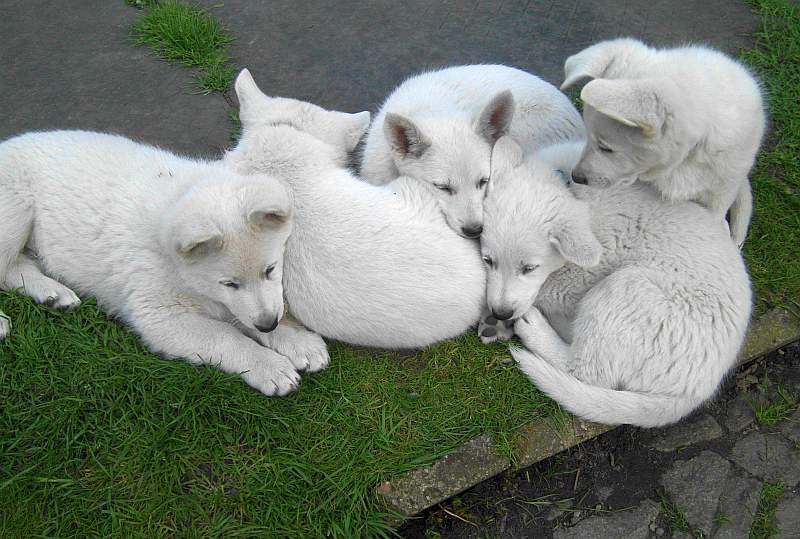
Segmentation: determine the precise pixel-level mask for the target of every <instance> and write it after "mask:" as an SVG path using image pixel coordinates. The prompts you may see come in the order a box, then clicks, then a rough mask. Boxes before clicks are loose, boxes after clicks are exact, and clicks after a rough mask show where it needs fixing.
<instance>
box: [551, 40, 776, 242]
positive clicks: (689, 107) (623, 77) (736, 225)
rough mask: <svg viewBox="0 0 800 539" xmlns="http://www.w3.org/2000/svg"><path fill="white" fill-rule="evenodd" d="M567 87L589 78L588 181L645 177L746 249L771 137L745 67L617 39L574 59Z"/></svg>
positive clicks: (706, 54)
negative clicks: (760, 163)
mask: <svg viewBox="0 0 800 539" xmlns="http://www.w3.org/2000/svg"><path fill="white" fill-rule="evenodd" d="M564 72H565V76H566V79H565V80H564V84H562V85H561V88H567V87H569V86H571V85H573V84H575V83H576V82H578V81H579V80H581V79H585V78H591V79H594V80H592V81H591V82H589V83H588V84H587V85H586V86H584V88H583V91H582V92H581V99H582V100H583V102H584V113H583V115H584V120H585V121H586V127H587V130H588V132H589V142H588V144H587V146H586V149H585V151H584V154H583V157H582V158H581V160H580V163H578V165H577V167H576V168H575V171H574V179H575V181H576V182H579V183H587V182H588V183H590V184H608V183H617V182H632V181H635V180H636V179H639V180H641V181H643V182H647V183H649V184H651V185H653V186H654V187H655V188H656V189H658V190H659V192H660V193H661V194H662V195H663V196H664V197H665V198H667V199H668V200H673V201H683V200H693V201H695V202H699V203H700V204H702V205H703V206H706V207H707V208H709V209H710V210H711V211H712V212H713V213H714V214H715V215H716V216H717V217H718V218H719V219H720V220H723V219H725V215H726V214H727V212H728V210H729V209H730V229H731V236H732V237H733V239H734V241H735V242H736V243H737V244H738V245H740V246H741V244H742V243H744V240H745V237H746V236H747V228H748V226H749V224H750V216H751V213H752V205H753V201H752V194H751V192H750V182H749V180H748V178H747V175H748V173H749V171H750V169H751V168H752V166H753V162H754V161H755V157H756V153H757V152H758V148H759V145H760V144H761V139H762V137H763V135H764V128H765V125H766V116H765V112H764V103H763V99H762V96H761V90H760V88H759V85H758V83H757V82H756V80H755V79H754V78H753V76H752V75H751V74H750V73H749V72H748V71H747V69H745V68H744V67H743V66H742V65H741V64H739V63H738V62H736V61H734V60H732V59H730V58H728V57H727V56H725V55H724V54H722V53H720V52H718V51H715V50H711V49H709V48H706V47H701V46H696V45H694V46H685V47H679V48H675V49H655V48H651V47H648V46H647V45H645V44H643V43H641V42H640V41H637V40H635V39H615V40H612V41H604V42H602V43H598V44H596V45H593V46H591V47H589V48H587V49H585V50H583V51H581V52H579V53H578V54H575V55H573V56H570V57H569V58H568V59H567V61H566V63H565V64H564Z"/></svg>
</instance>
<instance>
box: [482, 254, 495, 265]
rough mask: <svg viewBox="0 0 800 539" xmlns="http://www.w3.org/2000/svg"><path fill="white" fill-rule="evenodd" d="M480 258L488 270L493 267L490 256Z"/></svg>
mask: <svg viewBox="0 0 800 539" xmlns="http://www.w3.org/2000/svg"><path fill="white" fill-rule="evenodd" d="M482 258H483V261H484V262H485V263H486V265H487V266H489V267H490V268H491V267H492V266H493V265H494V260H492V257H491V256H489V255H483V257H482Z"/></svg>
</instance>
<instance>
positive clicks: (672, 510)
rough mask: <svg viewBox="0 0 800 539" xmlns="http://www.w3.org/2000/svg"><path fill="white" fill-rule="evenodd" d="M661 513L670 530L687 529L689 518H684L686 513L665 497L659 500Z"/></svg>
mask: <svg viewBox="0 0 800 539" xmlns="http://www.w3.org/2000/svg"><path fill="white" fill-rule="evenodd" d="M661 514H662V515H663V516H664V520H666V523H667V525H668V526H669V529H670V531H671V532H673V533H675V532H686V531H689V520H688V519H687V518H686V513H684V512H683V511H682V510H681V509H680V508H678V507H677V506H676V505H675V504H673V503H672V502H670V501H669V500H667V499H666V498H663V499H662V500H661Z"/></svg>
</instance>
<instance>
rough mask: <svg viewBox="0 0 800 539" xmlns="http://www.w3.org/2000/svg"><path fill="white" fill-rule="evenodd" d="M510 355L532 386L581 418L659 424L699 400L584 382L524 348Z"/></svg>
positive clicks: (674, 418) (609, 422)
mask: <svg viewBox="0 0 800 539" xmlns="http://www.w3.org/2000/svg"><path fill="white" fill-rule="evenodd" d="M511 355H512V356H514V359H515V360H517V362H518V363H519V367H520V369H521V370H522V372H524V373H525V374H526V375H527V376H528V378H530V379H531V381H533V383H534V384H536V386H537V387H538V388H539V389H541V390H542V391H543V392H545V393H546V394H547V395H548V396H549V397H551V398H553V399H554V400H555V401H556V402H558V403H559V404H560V405H561V406H563V407H564V408H566V409H567V410H569V411H570V412H572V413H573V414H575V415H577V416H578V417H580V418H582V419H586V420H589V421H595V422H597V423H603V424H606V425H623V424H630V425H637V426H640V427H660V426H662V425H667V424H669V423H674V422H675V421H678V420H679V419H680V418H682V417H683V416H685V415H687V414H688V413H689V412H691V411H692V410H693V409H694V408H695V407H697V406H698V405H699V404H700V403H699V402H693V401H692V400H691V399H688V398H686V397H674V396H670V395H658V394H653V393H636V392H633V391H617V390H614V389H606V388H603V387H598V386H593V385H589V384H586V383H584V382H582V381H580V380H578V379H577V378H575V377H574V376H573V375H571V374H569V373H566V372H564V371H562V370H560V369H557V368H556V367H554V366H553V365H551V364H550V363H548V362H547V361H545V360H543V359H541V358H539V357H537V356H535V355H534V354H532V353H530V352H529V351H528V350H523V349H520V348H515V349H512V350H511Z"/></svg>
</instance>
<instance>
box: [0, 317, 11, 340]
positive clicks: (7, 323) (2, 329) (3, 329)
mask: <svg viewBox="0 0 800 539" xmlns="http://www.w3.org/2000/svg"><path fill="white" fill-rule="evenodd" d="M10 331H11V319H9V318H8V316H6V314H5V313H4V312H3V311H0V341H2V340H3V339H5V338H6V337H7V336H8V333H9V332H10Z"/></svg>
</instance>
